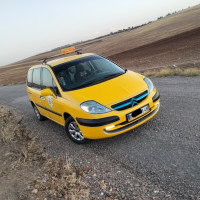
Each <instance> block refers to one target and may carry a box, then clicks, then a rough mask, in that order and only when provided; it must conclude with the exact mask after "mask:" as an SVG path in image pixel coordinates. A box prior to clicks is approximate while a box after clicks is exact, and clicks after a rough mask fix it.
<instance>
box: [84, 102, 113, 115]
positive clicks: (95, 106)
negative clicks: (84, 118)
mask: <svg viewBox="0 0 200 200" xmlns="http://www.w3.org/2000/svg"><path fill="white" fill-rule="evenodd" d="M80 107H81V108H82V109H83V110H84V111H85V112H87V113H90V114H102V113H107V112H110V111H111V110H110V109H108V108H106V107H105V106H103V105H101V104H99V103H97V102H96V101H85V102H83V103H82V104H81V105H80Z"/></svg>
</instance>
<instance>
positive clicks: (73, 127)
mask: <svg viewBox="0 0 200 200" xmlns="http://www.w3.org/2000/svg"><path fill="white" fill-rule="evenodd" d="M68 131H69V133H70V135H71V136H72V137H73V138H74V139H75V140H78V141H81V140H83V139H84V137H83V136H82V133H81V130H80V128H79V127H78V124H77V123H76V122H75V121H72V122H70V123H69V125H68Z"/></svg>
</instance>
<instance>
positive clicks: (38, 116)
mask: <svg viewBox="0 0 200 200" xmlns="http://www.w3.org/2000/svg"><path fill="white" fill-rule="evenodd" d="M34 110H35V114H36V116H37V118H38V119H40V113H39V111H38V109H37V108H36V107H34Z"/></svg>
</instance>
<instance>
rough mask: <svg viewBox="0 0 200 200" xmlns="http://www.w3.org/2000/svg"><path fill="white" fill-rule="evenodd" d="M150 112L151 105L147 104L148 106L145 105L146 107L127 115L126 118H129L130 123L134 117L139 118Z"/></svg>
mask: <svg viewBox="0 0 200 200" xmlns="http://www.w3.org/2000/svg"><path fill="white" fill-rule="evenodd" d="M149 110H150V108H149V104H147V105H145V106H143V107H141V108H139V109H137V110H135V111H133V112H131V113H129V114H127V115H126V116H127V119H128V121H130V120H131V119H133V118H134V117H137V116H139V115H141V114H143V113H145V112H148V111H149Z"/></svg>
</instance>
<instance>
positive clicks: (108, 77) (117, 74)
mask: <svg viewBox="0 0 200 200" xmlns="http://www.w3.org/2000/svg"><path fill="white" fill-rule="evenodd" d="M122 74H124V73H122V72H119V73H116V74H110V75H108V76H105V77H103V78H102V79H101V80H106V79H110V78H114V77H117V76H120V75H122Z"/></svg>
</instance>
